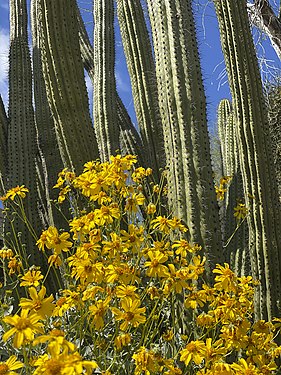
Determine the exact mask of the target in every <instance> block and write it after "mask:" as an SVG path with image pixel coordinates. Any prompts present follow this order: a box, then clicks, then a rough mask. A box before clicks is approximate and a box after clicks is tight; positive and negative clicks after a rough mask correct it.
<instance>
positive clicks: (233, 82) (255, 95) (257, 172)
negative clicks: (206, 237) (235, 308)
mask: <svg viewBox="0 0 281 375" xmlns="http://www.w3.org/2000/svg"><path fill="white" fill-rule="evenodd" d="M215 7H216V12H217V16H218V21H219V27H220V33H221V43H222V49H223V52H224V56H225V62H226V68H227V72H228V77H229V83H230V87H231V93H232V97H233V107H234V110H235V116H236V119H237V136H238V145H239V155H240V165H241V171H242V178H243V186H244V196H245V202H246V205H247V206H248V207H249V208H250V215H248V226H249V243H250V244H249V246H250V258H251V269H252V273H253V277H254V278H256V279H259V280H260V282H261V284H260V287H259V288H258V289H257V293H256V314H257V316H259V317H262V318H263V319H270V318H271V317H272V316H273V315H275V314H278V308H277V305H278V299H280V295H281V276H280V267H281V254H280V251H281V250H280V249H281V238H280V228H279V226H280V205H279V200H278V196H277V189H276V185H275V183H274V182H275V176H274V171H273V169H272V165H273V163H272V156H271V151H270V147H269V144H268V134H267V132H268V122H267V114H266V111H265V104H264V97H263V92H262V84H261V78H260V73H259V69H258V64H257V59H256V55H255V50H254V45H253V40H252V35H251V31H250V27H249V23H248V18H247V11H246V3H245V1H239V2H233V1H229V0H220V1H215ZM251 196H254V197H255V198H254V199H251V198H250V197H251Z"/></svg>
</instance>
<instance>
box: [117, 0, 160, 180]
mask: <svg viewBox="0 0 281 375" xmlns="http://www.w3.org/2000/svg"><path fill="white" fill-rule="evenodd" d="M117 15H118V20H119V25H120V31H121V36H122V41H123V46H124V51H125V56H126V60H127V66H128V70H129V74H130V77H131V84H132V92H133V99H134V105H135V109H136V116H137V120H138V125H139V128H140V133H141V136H142V140H143V144H144V147H145V150H147V152H148V163H149V164H150V165H151V167H152V168H153V169H154V170H155V173H156V174H157V173H159V170H160V168H163V167H164V166H165V158H164V156H165V155H164V153H163V151H164V139H163V131H162V124H161V117H160V113H159V106H158V98H157V87H156V75H155V65H154V62H153V57H152V49H151V44H150V41H149V35H148V31H147V28H146V24H145V18H144V14H143V9H142V6H141V3H140V1H139V0H138V1H135V0H133V1H132V0H129V1H124V0H118V1H117ZM158 178H159V176H158Z"/></svg>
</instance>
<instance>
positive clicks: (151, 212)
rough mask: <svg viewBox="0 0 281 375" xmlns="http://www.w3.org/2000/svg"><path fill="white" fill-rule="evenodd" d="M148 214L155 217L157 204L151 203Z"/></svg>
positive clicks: (147, 210)
mask: <svg viewBox="0 0 281 375" xmlns="http://www.w3.org/2000/svg"><path fill="white" fill-rule="evenodd" d="M146 212H147V214H148V215H153V214H154V213H155V212H156V206H155V204H153V203H149V204H148V205H147V207H146Z"/></svg>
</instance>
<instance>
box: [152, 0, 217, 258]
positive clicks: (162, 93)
mask: <svg viewBox="0 0 281 375" xmlns="http://www.w3.org/2000/svg"><path fill="white" fill-rule="evenodd" d="M148 9H149V16H150V20H151V26H152V35H153V41H154V53H155V59H156V76H157V83H158V95H159V106H160V114H161V118H162V123H163V130H164V140H165V151H166V158H167V165H168V183H169V196H170V197H169V198H170V203H171V205H172V206H173V208H174V210H175V212H176V214H177V215H178V216H180V217H181V218H183V220H185V221H186V222H187V224H188V227H189V230H190V234H191V240H192V241H193V242H195V243H199V244H202V245H203V246H204V250H205V251H206V252H207V253H208V254H209V260H210V262H213V263H215V262H217V261H218V260H219V259H221V255H220V249H221V234H220V224H219V217H218V208H217V202H216V197H215V192H214V188H213V183H212V169H211V159H210V146H209V139H208V134H207V123H206V112H205V111H206V109H205V96H204V90H203V85H202V77H201V72H200V62H199V56H198V50H197V42H196V37H195V26H194V20H193V14H192V9H191V2H190V1H182V0H177V1H165V2H164V1H162V0H153V1H152V0H149V1H148Z"/></svg>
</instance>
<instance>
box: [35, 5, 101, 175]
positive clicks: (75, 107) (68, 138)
mask: <svg viewBox="0 0 281 375" xmlns="http://www.w3.org/2000/svg"><path fill="white" fill-rule="evenodd" d="M37 3H38V13H37V14H38V17H40V19H41V22H38V23H37V26H38V35H39V38H40V42H41V45H40V48H41V52H42V63H43V73H44V79H45V84H46V89H47V96H48V101H49V105H50V109H51V112H52V115H53V119H54V122H55V127H56V134H57V136H58V138H59V146H60V147H61V148H60V151H61V154H62V159H63V162H64V164H65V166H66V167H69V168H71V169H74V170H78V171H79V170H81V168H82V166H83V163H85V162H86V161H87V160H91V159H95V158H97V157H98V147H97V142H96V139H95V135H94V130H93V127H92V122H91V117H90V113H89V103H88V96H87V90H86V84H85V80H84V71H83V62H82V58H81V54H80V46H79V34H78V24H77V13H76V2H75V0H69V1H51V0H37Z"/></svg>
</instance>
